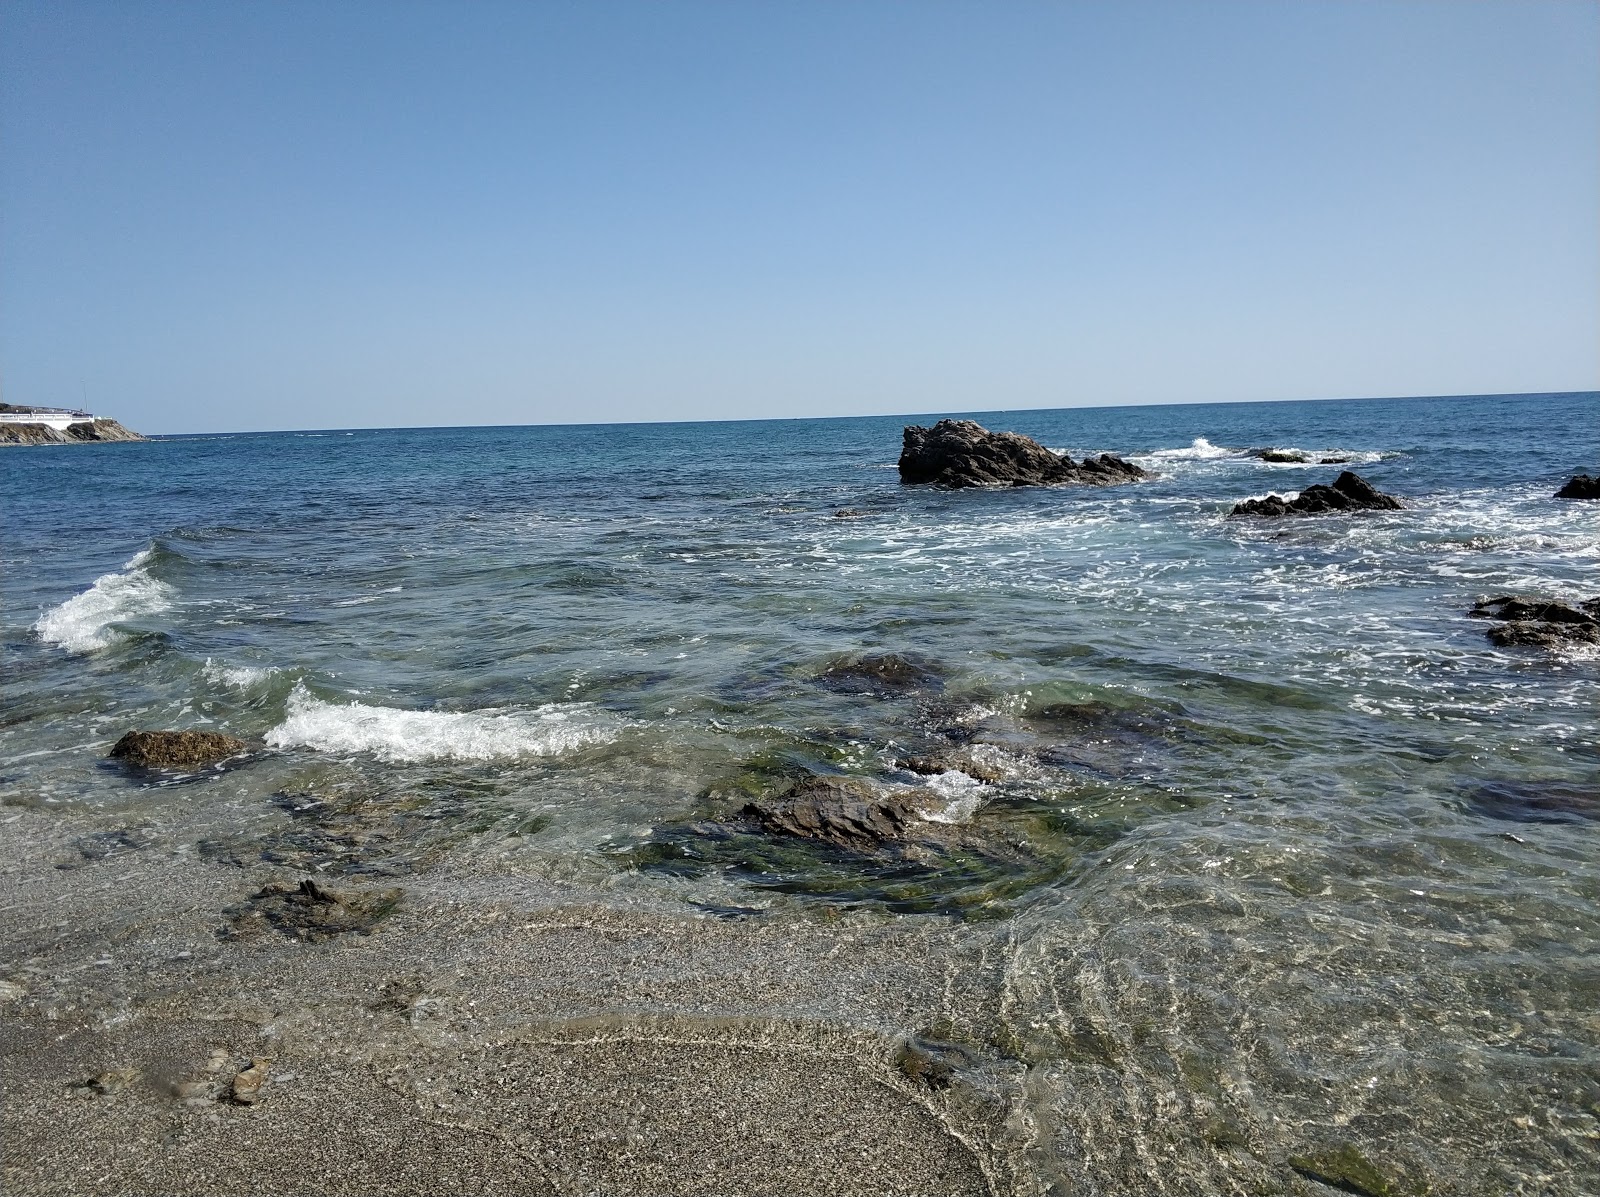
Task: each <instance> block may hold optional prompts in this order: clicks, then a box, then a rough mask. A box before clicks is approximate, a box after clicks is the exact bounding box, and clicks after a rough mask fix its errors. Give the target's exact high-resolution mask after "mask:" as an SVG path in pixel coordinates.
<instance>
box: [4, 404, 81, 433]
mask: <svg viewBox="0 0 1600 1197" xmlns="http://www.w3.org/2000/svg"><path fill="white" fill-rule="evenodd" d="M93 423H94V417H93V416H91V415H90V414H89V413H88V412H86V411H62V410H60V409H59V408H53V409H46V410H39V411H0V424H43V425H45V426H46V427H48V428H54V429H55V430H56V431H57V432H65V431H66V430H67V429H68V428H71V427H72V426H73V425H74V424H93Z"/></svg>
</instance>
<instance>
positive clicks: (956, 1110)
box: [0, 810, 1019, 1195]
mask: <svg viewBox="0 0 1600 1197" xmlns="http://www.w3.org/2000/svg"><path fill="white" fill-rule="evenodd" d="M6 817H7V818H8V819H10V822H9V823H8V824H7V825H6V827H5V831H6V834H7V840H8V843H9V845H10V850H9V851H8V859H7V864H6V871H5V874H4V876H3V878H0V894H3V901H0V905H3V906H4V908H5V913H6V920H5V923H6V928H7V929H6V931H5V932H4V942H5V959H6V961H7V966H8V976H10V977H11V978H13V979H12V981H11V982H10V984H11V985H12V986H13V988H12V989H9V990H7V991H6V993H7V1001H6V1004H5V1020H4V1030H3V1032H0V1035H3V1054H4V1059H3V1061H0V1071H3V1073H4V1075H5V1077H6V1081H5V1090H6V1092H5V1103H4V1123H5V1136H4V1138H5V1168H6V1185H5V1189H6V1192H8V1193H13V1194H19V1195H20V1194H33V1193H39V1194H43V1193H74V1194H79V1193H107V1194H110V1193H140V1194H154V1193H173V1194H179V1193H181V1194H190V1193H195V1194H198V1193H224V1192H227V1193H262V1194H297V1193H306V1194H311V1193H349V1194H371V1193H379V1192H381V1193H390V1194H411V1193H415V1194H434V1193H450V1192H483V1193H501V1192H505V1193H547V1192H548V1193H590V1192H604V1193H608V1194H610V1193H616V1194H625V1193H638V1194H669V1193H683V1194H691V1193H705V1194H713V1193H751V1194H758V1193H771V1194H805V1193H818V1194H822V1193H827V1194H843V1193H877V1194H891V1193H893V1194H935V1193H937V1194H965V1193H974V1194H976V1193H987V1192H1007V1193H1009V1192H1015V1191H1018V1185H1019V1178H1018V1177H1017V1176H1015V1175H1012V1174H1009V1166H1008V1165H1005V1164H1004V1163H1002V1162H1001V1160H1002V1158H1003V1157H1004V1155H1005V1154H1007V1153H1006V1152H1005V1151H1004V1150H997V1147H1002V1144H1000V1143H999V1140H1001V1139H1003V1138H1004V1137H1005V1135H1006V1133H1007V1132H1006V1129H1005V1127H1006V1122H1007V1117H1008V1115H1009V1113H1010V1110H1009V1106H1008V1103H1009V1101H1010V1100H1011V1097H1010V1096H1008V1090H1009V1089H1011V1086H1008V1085H1007V1084H1006V1080H1005V1077H1004V1076H1003V1075H1002V1074H1001V1073H994V1074H993V1075H990V1076H988V1079H987V1080H985V1076H986V1073H985V1070H984V1068H983V1067H981V1066H974V1067H970V1068H968V1069H967V1070H966V1075H965V1076H964V1079H963V1080H962V1082H961V1083H959V1084H956V1085H949V1084H947V1083H945V1078H943V1077H941V1076H938V1075H931V1076H930V1075H927V1074H922V1073H920V1072H919V1070H918V1069H917V1068H916V1067H915V1066H912V1067H909V1068H908V1067H907V1059H908V1056H907V1053H906V1048H905V1043H906V1039H905V1036H906V1034H907V1032H908V1031H915V1030H917V1029H919V1028H927V1027H939V1026H943V1027H950V1026H953V1025H954V1023H955V1022H959V1021H961V1020H962V1019H963V1018H965V1017H966V1015H965V1014H964V1013H963V1011H966V1010H972V1009H976V1008H977V1006H978V1004H979V1002H978V996H977V994H978V989H980V988H981V987H982V986H983V985H984V977H985V968H984V966H983V964H982V961H981V960H979V959H974V958H973V957H972V956H971V954H970V948H969V947H968V946H966V945H965V944H964V940H966V939H967V938H968V937H967V936H966V935H965V934H964V933H963V931H962V929H961V928H960V927H959V926H957V925H953V924H949V923H946V922H942V921H939V920H932V919H928V920H921V919H917V920H889V919H885V918H882V917H869V916H860V917H856V916H845V917H843V918H840V919H832V920H830V919H826V918H822V917H817V918H810V917H806V916H792V917H781V918H770V917H717V916H715V915H711V914H704V913H693V912H685V911H684V910H682V909H673V908H671V907H669V906H665V905H662V904H660V903H659V902H657V903H651V902H650V901H648V900H640V901H636V900H634V899H633V898H631V897H630V896H629V895H627V894H625V893H621V892H611V893H604V892H595V891H592V890H591V891H587V892H586V891H585V889H584V887H583V886H574V885H563V884H555V883H550V882H546V881H537V880H530V879H528V878H526V877H516V876H495V875H487V876H461V875H451V874H449V873H446V872H439V873H435V874H430V875H428V876H426V877H425V878H416V879H412V880H411V881H410V882H409V883H408V885H407V887H406V894H405V896H404V898H403V899H402V901H401V903H400V904H399V906H398V907H397V908H396V910H395V912H394V913H393V914H392V915H391V916H390V917H389V918H388V919H386V920H384V921H383V922H382V923H381V924H380V925H379V926H378V927H377V929H376V930H375V931H374V933H372V934H370V935H365V936H363V935H359V934H342V935H336V936H332V937H330V938H327V939H324V940H322V941H320V942H299V941H297V940H295V939H293V938H291V937H289V936H287V935H285V934H281V933H279V932H278V931H274V930H265V931H257V932H255V933H254V934H249V935H246V936H245V937H243V938H219V931H220V932H222V933H224V934H225V935H231V934H234V933H235V932H234V931H233V930H232V927H231V925H230V920H229V918H228V916H227V913H226V912H227V911H228V910H230V909H237V908H238V907H239V904H240V900H241V897H243V896H245V895H247V894H248V893H249V892H251V891H252V889H253V888H254V887H256V886H258V885H259V884H260V883H261V882H263V881H264V880H266V879H270V878H272V877H282V876H285V875H284V874H283V873H282V872H281V871H274V870H271V869H262V870H259V871H258V873H253V874H252V875H250V876H248V877H247V876H245V875H244V872H243V871H241V870H237V869H228V868H222V867H219V866H217V865H215V864H211V863H207V862H204V861H200V860H198V859H196V858H195V856H194V854H193V853H192V851H187V850H185V849H183V848H181V847H178V848H174V849H170V850H159V849H151V850H146V851H138V852H128V853H122V854H111V855H108V856H106V857H104V858H102V859H96V860H87V861H86V860H83V859H82V853H81V850H75V849H74V844H73V830H74V829H73V826H72V824H73V822H74V820H72V819H63V818H62V817H60V816H59V815H57V814H53V813H51V814H46V813H42V812H38V811H32V810H20V811H17V810H8V811H7V814H6ZM79 830H81V828H80V829H79ZM192 830H203V829H201V828H196V829H192ZM173 838H174V839H177V837H173ZM179 842H181V841H179ZM62 865H67V866H69V867H61V866H62ZM355 888H360V886H356V887H355ZM19 988H20V989H22V990H23V992H21V993H18V992H17V989H19ZM910 1058H911V1059H916V1058H917V1057H916V1056H915V1055H913V1056H912V1057H910ZM256 1059H259V1060H262V1061H264V1063H263V1064H262V1065H261V1068H260V1072H262V1073H264V1074H266V1076H267V1077H268V1078H269V1079H268V1080H267V1081H266V1083H265V1084H264V1085H262V1086H261V1088H260V1091H259V1096H258V1098H257V1100H256V1101H255V1102H254V1103H253V1104H241V1103H239V1102H238V1101H236V1100H235V1099H234V1096H233V1090H232V1080H233V1077H234V1076H235V1075H236V1074H237V1073H238V1072H239V1071H240V1070H243V1069H247V1068H248V1067H249V1066H250V1065H251V1062H252V1061H253V1060H256ZM973 1063H974V1065H976V1064H977V1062H976V1061H974V1062H973ZM985 1090H987V1091H985Z"/></svg>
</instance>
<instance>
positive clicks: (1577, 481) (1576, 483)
mask: <svg viewBox="0 0 1600 1197" xmlns="http://www.w3.org/2000/svg"><path fill="white" fill-rule="evenodd" d="M1556 498H1558V499H1600V478H1591V477H1589V475H1588V474H1574V475H1573V476H1572V477H1571V478H1569V479H1568V480H1567V484H1566V485H1565V486H1563V487H1562V488H1561V489H1560V490H1558V491H1556Z"/></svg>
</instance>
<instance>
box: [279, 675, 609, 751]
mask: <svg viewBox="0 0 1600 1197" xmlns="http://www.w3.org/2000/svg"><path fill="white" fill-rule="evenodd" d="M615 735H616V730H615V726H614V725H609V726H608V725H607V724H606V722H605V721H604V718H603V716H601V715H600V713H599V712H597V711H596V710H595V709H594V708H593V707H592V706H590V705H589V704H587V703H550V704H547V705H545V706H542V707H538V708H537V709H535V710H532V711H471V712H451V711H407V710H400V709H398V708H395V707H376V706H368V705H367V704H366V703H360V702H351V703H333V702H323V701H322V700H321V699H319V698H317V697H316V696H315V695H313V694H311V693H310V692H309V691H307V690H306V689H305V687H304V686H302V685H299V684H296V686H295V688H294V690H293V691H292V692H291V693H290V695H289V708H288V717H287V718H286V719H285V720H284V721H283V722H282V723H280V724H279V725H278V726H277V727H275V728H273V729H272V730H271V731H269V732H268V733H267V735H266V741H267V743H268V744H270V745H272V746H273V747H275V748H292V747H305V748H314V749H317V750H318V751H320V752H365V753H371V754H372V755H373V756H376V757H377V758H378V759H379V760H383V761H390V762H392V763H396V764H411V763H416V762H420V761H441V760H449V761H492V760H506V759H511V758H516V757H527V756H555V755H557V754H558V753H562V752H570V751H571V750H573V749H575V748H580V747H582V746H583V745H585V744H595V743H603V742H605V741H607V740H610V739H612V738H614V736H615Z"/></svg>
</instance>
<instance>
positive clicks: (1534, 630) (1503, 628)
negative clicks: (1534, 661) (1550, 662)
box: [1468, 594, 1600, 649]
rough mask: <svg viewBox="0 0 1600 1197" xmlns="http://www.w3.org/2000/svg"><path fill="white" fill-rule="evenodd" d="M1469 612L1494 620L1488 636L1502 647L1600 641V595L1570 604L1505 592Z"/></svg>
mask: <svg viewBox="0 0 1600 1197" xmlns="http://www.w3.org/2000/svg"><path fill="white" fill-rule="evenodd" d="M1468 614H1469V615H1471V616H1472V617H1473V618H1474V619H1493V620H1496V621H1497V622H1496V624H1495V625H1494V626H1493V627H1491V628H1490V629H1489V632H1488V636H1489V640H1490V642H1491V643H1493V644H1498V645H1500V646H1501V647H1502V648H1513V647H1531V648H1550V649H1555V648H1564V647H1567V646H1569V645H1574V644H1600V598H1592V599H1589V600H1588V601H1587V602H1585V603H1582V604H1580V605H1579V606H1578V607H1571V606H1568V605H1567V604H1566V603H1561V602H1556V601H1554V600H1551V599H1537V598H1526V597H1523V596H1521V595H1514V594H1507V595H1501V596H1500V597H1498V598H1489V599H1484V600H1483V601H1482V602H1479V603H1476V604H1474V606H1473V608H1472V610H1471V611H1469V612H1468Z"/></svg>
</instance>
